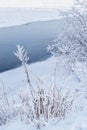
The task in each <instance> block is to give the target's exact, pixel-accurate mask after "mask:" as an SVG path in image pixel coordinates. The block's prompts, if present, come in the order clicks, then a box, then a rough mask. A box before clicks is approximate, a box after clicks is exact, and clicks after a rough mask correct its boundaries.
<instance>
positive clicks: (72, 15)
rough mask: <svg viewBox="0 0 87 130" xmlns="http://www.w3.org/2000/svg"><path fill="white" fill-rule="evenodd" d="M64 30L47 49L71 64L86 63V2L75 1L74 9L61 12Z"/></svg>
mask: <svg viewBox="0 0 87 130" xmlns="http://www.w3.org/2000/svg"><path fill="white" fill-rule="evenodd" d="M61 15H62V20H64V23H65V25H64V30H62V33H61V34H60V35H58V37H57V39H56V40H55V41H54V42H53V43H52V44H51V45H49V47H48V49H49V50H50V51H51V53H52V54H53V55H56V56H58V55H64V56H65V57H67V58H68V60H69V61H70V62H71V63H75V62H77V61H79V62H87V1H81V2H80V0H77V1H76V3H75V5H74V7H73V8H72V9H71V10H68V11H66V12H61Z"/></svg>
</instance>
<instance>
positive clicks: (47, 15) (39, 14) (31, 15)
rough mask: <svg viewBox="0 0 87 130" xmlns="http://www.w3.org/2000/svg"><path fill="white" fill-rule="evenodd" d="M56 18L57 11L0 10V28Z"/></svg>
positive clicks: (29, 9)
mask: <svg viewBox="0 0 87 130" xmlns="http://www.w3.org/2000/svg"><path fill="white" fill-rule="evenodd" d="M58 18H59V16H58V10H57V9H31V8H0V28H2V27H9V26H16V25H21V24H25V23H30V22H36V21H48V20H53V19H58Z"/></svg>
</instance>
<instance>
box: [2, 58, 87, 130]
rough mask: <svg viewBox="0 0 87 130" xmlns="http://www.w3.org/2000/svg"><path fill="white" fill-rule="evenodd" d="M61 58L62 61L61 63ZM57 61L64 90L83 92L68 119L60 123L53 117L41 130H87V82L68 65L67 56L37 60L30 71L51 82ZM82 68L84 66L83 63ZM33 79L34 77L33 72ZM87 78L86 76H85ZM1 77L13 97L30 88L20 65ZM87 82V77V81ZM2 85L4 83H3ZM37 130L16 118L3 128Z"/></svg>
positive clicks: (58, 79)
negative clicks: (64, 57) (86, 93)
mask: <svg viewBox="0 0 87 130" xmlns="http://www.w3.org/2000/svg"><path fill="white" fill-rule="evenodd" d="M60 60H61V62H60ZM56 61H57V83H58V85H59V86H58V87H62V88H63V90H64V92H65V90H66V89H70V91H71V93H73V92H75V93H76V92H77V93H78V92H79V93H80V94H81V97H79V98H78V99H77V100H76V101H75V103H74V106H73V109H72V111H71V112H70V113H69V114H68V115H67V117H66V119H65V120H62V121H60V122H58V121H57V119H55V120H51V121H49V122H48V124H47V126H46V127H43V128H42V129H41V130H49V129H50V130H57V129H59V130H87V99H86V98H85V96H84V95H85V92H86V91H87V88H85V87H82V86H83V85H84V82H83V79H82V78H81V73H80V78H81V80H79V74H77V73H72V72H71V71H70V68H69V67H67V63H66V60H64V59H63V58H59V59H56V58H54V57H51V58H49V59H47V60H46V61H42V62H37V63H34V64H31V65H29V67H28V69H29V72H30V71H33V72H34V73H35V74H37V75H38V76H39V77H40V78H41V79H42V80H44V81H45V82H46V81H47V82H49V81H51V80H52V79H53V76H54V69H55V64H56ZM79 67H80V66H79ZM30 77H31V81H32V82H33V76H32V74H31V73H30ZM84 78H86V77H84ZM0 79H1V80H3V81H4V84H5V88H6V90H7V93H8V96H9V97H13V96H14V95H15V94H16V93H18V92H19V90H20V89H22V88H25V87H26V83H25V82H24V81H25V80H26V77H25V74H24V70H23V67H19V68H16V69H13V70H10V71H7V72H4V73H1V74H0ZM86 83H87V81H86V80H85V84H86ZM0 85H1V84H0ZM2 129H3V130H19V129H21V130H28V129H29V130H35V128H34V127H33V126H31V125H29V124H25V123H23V122H20V120H16V121H12V122H10V124H7V125H6V126H2V127H0V130H2Z"/></svg>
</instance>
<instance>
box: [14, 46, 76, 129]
mask: <svg viewBox="0 0 87 130" xmlns="http://www.w3.org/2000/svg"><path fill="white" fill-rule="evenodd" d="M17 49H18V50H17V52H16V53H15V55H16V56H17V57H18V58H19V60H21V62H22V64H23V66H24V70H25V73H26V77H27V84H28V87H26V88H25V89H23V90H22V91H21V92H20V94H19V98H18V101H19V102H18V104H19V110H18V113H19V115H20V117H21V120H22V121H26V123H34V125H36V127H37V128H40V126H42V125H45V123H46V122H47V121H48V120H49V119H51V118H58V120H61V119H65V117H66V114H67V113H68V112H69V111H70V110H71V108H72V104H73V101H74V100H75V99H76V97H77V95H72V96H71V95H69V91H67V92H65V94H64V95H62V92H61V91H60V90H59V88H58V86H56V85H55V81H54V83H52V84H51V81H48V82H49V85H48V83H47V84H46V83H44V82H43V81H41V79H40V78H39V77H38V76H37V75H36V74H34V73H33V75H34V80H33V81H35V80H37V81H38V85H36V86H33V85H32V83H31V80H30V77H29V72H28V69H27V61H28V59H29V58H28V56H27V52H26V51H25V50H24V48H23V47H21V46H19V45H18V46H17ZM26 59H27V60H26ZM55 78H56V77H55ZM50 84H51V85H50Z"/></svg>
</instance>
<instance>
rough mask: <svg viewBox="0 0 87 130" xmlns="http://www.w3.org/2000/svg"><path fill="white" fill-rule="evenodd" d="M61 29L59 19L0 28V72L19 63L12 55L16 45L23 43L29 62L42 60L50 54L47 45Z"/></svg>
mask: <svg viewBox="0 0 87 130" xmlns="http://www.w3.org/2000/svg"><path fill="white" fill-rule="evenodd" d="M60 30H62V24H61V22H60V20H59V21H58V20H53V21H47V22H34V23H29V24H25V25H21V26H15V27H8V28H1V29H0V72H4V71H7V70H10V69H12V68H15V67H17V66H19V65H20V62H19V60H18V59H17V58H16V57H15V56H14V54H13V52H14V51H16V48H17V47H16V45H17V44H20V45H23V46H24V48H25V49H26V50H27V51H28V54H29V57H30V61H29V63H33V62H37V61H40V60H44V59H46V58H47V57H49V56H50V54H49V53H48V52H47V46H48V44H50V43H51V42H52V40H54V39H55V37H56V35H57V34H58V33H59V32H60Z"/></svg>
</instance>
